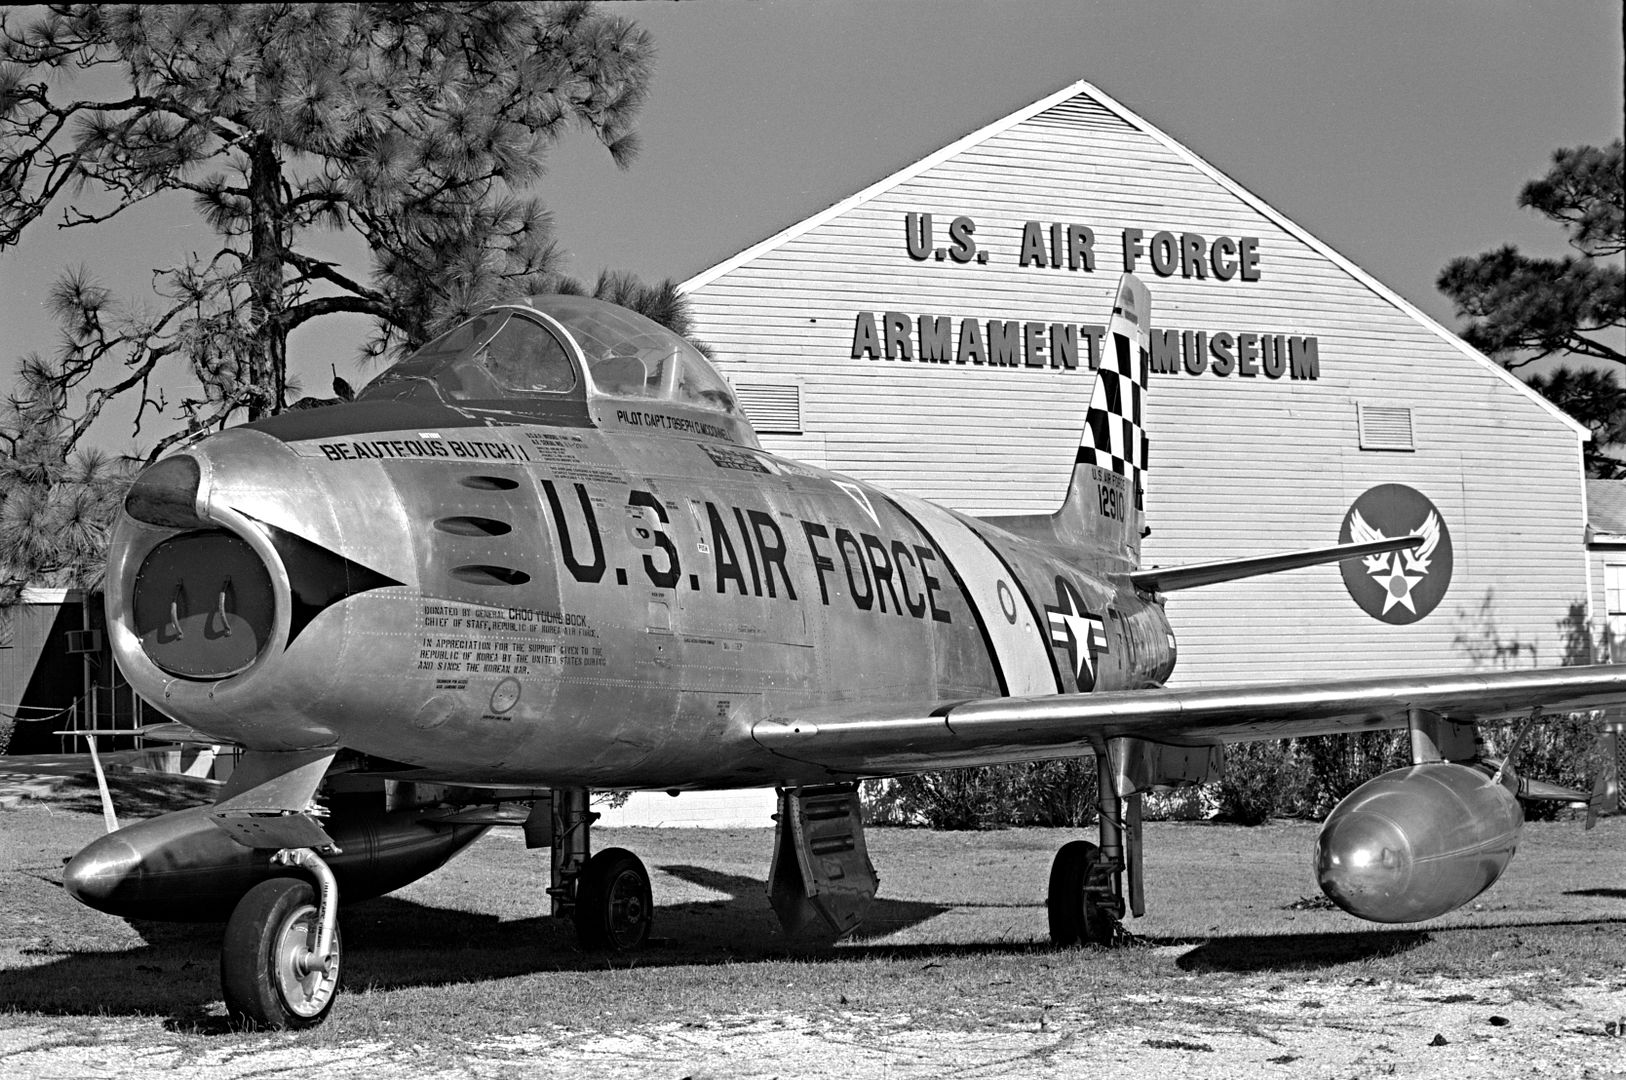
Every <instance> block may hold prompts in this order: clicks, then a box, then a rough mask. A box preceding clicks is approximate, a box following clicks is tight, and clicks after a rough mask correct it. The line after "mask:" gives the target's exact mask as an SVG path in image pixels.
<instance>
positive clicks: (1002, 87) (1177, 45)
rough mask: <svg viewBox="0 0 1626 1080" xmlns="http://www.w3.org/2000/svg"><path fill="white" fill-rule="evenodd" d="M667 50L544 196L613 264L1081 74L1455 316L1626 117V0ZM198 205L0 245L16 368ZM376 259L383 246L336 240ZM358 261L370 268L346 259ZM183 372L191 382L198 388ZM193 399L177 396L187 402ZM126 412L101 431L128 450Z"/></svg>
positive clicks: (1036, 25)
mask: <svg viewBox="0 0 1626 1080" xmlns="http://www.w3.org/2000/svg"><path fill="white" fill-rule="evenodd" d="M614 10H615V12H616V13H618V14H621V15H623V16H626V17H628V18H631V19H632V20H633V21H635V22H637V23H638V24H640V25H641V26H643V27H644V28H646V29H647V30H648V31H649V32H650V33H651V34H652V36H653V38H654V41H655V45H656V49H657V60H656V66H655V77H654V81H653V85H652V87H651V93H650V99H649V102H648V104H647V105H646V106H645V108H644V110H643V112H642V114H641V117H640V119H639V121H638V124H637V127H638V130H639V132H640V136H641V139H642V152H641V153H640V155H639V157H638V158H637V159H636V160H635V161H634V162H633V164H632V166H631V167H630V168H629V169H626V170H620V169H617V168H616V167H615V166H614V165H613V164H611V162H610V161H609V158H608V155H607V153H606V152H605V151H604V150H603V148H602V147H600V146H599V145H598V144H597V143H595V142H593V141H592V140H591V138H589V137H587V136H579V135H578V136H571V137H568V138H567V139H566V140H565V141H564V142H562V143H560V144H559V145H558V146H557V147H556V148H555V149H554V151H553V152H552V154H551V156H550V158H549V162H548V173H547V175H546V177H545V178H544V179H543V181H542V183H541V186H540V193H541V194H542V196H543V198H544V200H545V201H546V203H547V205H548V207H549V208H550V209H551V210H552V211H553V213H554V215H555V219H556V235H557V237H558V239H559V240H560V242H561V244H562V246H563V247H564V248H565V249H566V250H567V251H568V252H569V253H570V255H571V259H570V262H569V264H568V267H567V268H568V269H569V270H570V271H571V272H573V273H575V274H576V275H577V276H578V277H581V278H583V279H586V280H589V281H590V280H591V279H592V278H593V277H595V276H596V275H597V273H598V272H599V271H600V270H601V269H604V268H609V269H616V270H627V271H631V272H634V273H636V274H637V275H638V276H640V277H641V278H643V279H645V280H649V281H658V280H660V279H663V278H675V279H678V280H682V279H684V278H687V277H689V276H691V275H693V274H695V273H698V272H699V271H701V270H703V269H705V268H707V267H709V266H711V265H713V264H714V263H717V262H720V261H722V260H723V259H725V258H727V257H729V256H730V255H733V254H735V253H736V252H738V251H740V250H742V249H743V248H745V247H748V246H749V245H751V244H753V243H755V242H756V241H758V240H761V239H763V238H764V237H767V236H770V235H772V234H774V233H776V232H778V231H779V230H781V229H783V228H785V227H787V226H789V225H791V224H793V223H795V222H797V221H799V220H801V219H803V218H805V217H808V216H810V215H812V214H814V213H817V212H818V211H820V210H822V209H824V208H825V207H827V206H829V205H831V204H832V203H835V202H838V201H840V200H841V199H843V198H845V197H846V196H848V195H851V194H852V193H854V192H856V191H858V190H860V189H861V188H864V187H866V186H868V185H869V184H871V183H873V182H874V181H876V180H878V179H880V178H882V177H884V176H887V175H889V174H891V173H893V172H895V171H897V170H899V169H901V168H903V167H905V166H907V165H909V164H911V163H913V162H915V161H917V160H919V159H920V158H922V157H925V156H926V155H928V154H930V153H932V152H933V151H935V150H937V149H939V148H940V147H942V146H944V145H945V144H947V143H949V142H952V141H953V140H955V139H957V138H959V137H960V136H962V135H965V134H967V133H969V132H971V131H973V130H976V129H977V128H980V127H982V126H984V125H986V124H988V123H991V122H993V121H995V120H998V119H1000V118H1002V117H1004V116H1006V115H1008V114H1010V113H1012V112H1015V111H1016V110H1017V109H1020V108H1022V107H1023V106H1025V105H1027V104H1030V103H1031V102H1033V101H1036V100H1038V99H1039V98H1041V97H1044V96H1046V95H1048V94H1050V93H1053V92H1054V91H1056V90H1059V89H1061V88H1063V87H1065V86H1067V85H1069V84H1071V83H1073V82H1075V81H1077V80H1079V79H1085V80H1088V81H1089V82H1091V83H1093V84H1095V85H1096V86H1097V87H1099V88H1100V89H1101V90H1103V91H1105V92H1106V93H1107V94H1108V95H1110V96H1112V97H1113V98H1115V99H1117V100H1118V101H1119V102H1121V103H1122V104H1123V105H1125V106H1126V107H1128V108H1129V109H1131V110H1133V111H1134V112H1136V113H1137V114H1139V115H1140V116H1142V117H1144V118H1146V119H1147V120H1148V121H1150V122H1151V123H1152V124H1153V125H1155V126H1157V127H1159V128H1161V129H1162V130H1163V131H1165V132H1166V133H1168V134H1169V135H1171V136H1172V137H1174V138H1175V139H1177V140H1179V141H1180V142H1182V143H1183V144H1185V145H1186V146H1187V147H1189V148H1190V149H1192V150H1193V151H1195V152H1196V153H1197V154H1198V155H1199V156H1201V157H1203V158H1205V159H1206V160H1207V161H1209V162H1210V163H1211V164H1213V165H1214V166H1216V167H1217V168H1218V169H1220V170H1221V171H1222V172H1224V173H1226V174H1227V175H1229V176H1230V177H1231V178H1232V179H1234V180H1236V181H1237V182H1238V183H1240V184H1241V185H1242V186H1243V187H1245V188H1247V189H1249V190H1251V191H1252V192H1254V193H1255V194H1256V195H1258V196H1260V197H1261V198H1263V199H1264V200H1265V201H1266V202H1268V203H1270V204H1271V205H1272V206H1274V207H1275V208H1276V209H1277V210H1279V211H1280V212H1282V213H1283V214H1285V215H1286V216H1287V217H1288V218H1289V219H1291V220H1293V221H1294V222H1296V223H1297V224H1298V225H1300V226H1301V227H1303V228H1305V229H1306V230H1308V231H1309V232H1310V233H1311V234H1312V235H1314V236H1316V237H1318V238H1319V239H1321V240H1322V241H1324V242H1325V243H1327V244H1329V245H1330V246H1331V247H1332V248H1333V249H1335V250H1337V251H1338V252H1340V253H1341V254H1343V255H1345V256H1346V257H1348V258H1349V259H1351V260H1352V261H1353V262H1355V263H1356V264H1357V265H1359V266H1360V267H1361V268H1362V269H1364V270H1366V271H1367V272H1369V273H1371V274H1372V275H1373V276H1375V277H1376V278H1377V279H1378V280H1379V281H1382V282H1383V283H1384V284H1386V285H1388V286H1390V287H1391V288H1393V289H1395V290H1396V291H1397V292H1399V293H1400V294H1401V295H1402V296H1404V297H1406V298H1407V299H1408V300H1410V301H1411V302H1413V303H1414V304H1416V305H1417V306H1418V307H1420V308H1421V309H1422V310H1423V311H1424V312H1426V313H1428V314H1429V315H1431V316H1432V317H1434V318H1435V319H1437V320H1439V321H1440V322H1442V323H1443V324H1445V325H1446V326H1448V327H1451V328H1453V329H1455V328H1457V327H1458V326H1459V325H1460V321H1459V320H1457V319H1456V318H1455V317H1454V315H1453V312H1452V310H1451V305H1450V302H1449V301H1448V300H1446V298H1445V297H1443V296H1442V295H1441V294H1440V293H1439V292H1437V291H1436V289H1435V288H1434V280H1435V277H1436V276H1437V275H1438V273H1439V271H1440V269H1441V268H1442V267H1443V266H1444V265H1445V264H1446V263H1447V262H1448V261H1449V260H1450V259H1452V258H1453V257H1455V256H1458V255H1467V254H1475V253H1478V252H1481V251H1485V250H1489V249H1491V248H1494V247H1496V246H1499V245H1501V244H1503V243H1515V244H1518V245H1519V246H1520V247H1521V248H1523V249H1525V250H1527V251H1529V252H1531V253H1533V254H1544V255H1561V254H1564V253H1566V252H1567V250H1568V249H1567V248H1566V247H1565V245H1564V243H1563V235H1562V232H1561V231H1560V230H1559V229H1558V228H1557V227H1556V226H1554V225H1552V224H1551V223H1549V222H1547V221H1546V220H1545V219H1543V218H1541V217H1540V216H1538V215H1536V214H1534V213H1533V212H1531V211H1526V210H1520V209H1519V208H1518V206H1517V204H1516V202H1515V199H1516V196H1517V194H1518V191H1519V188H1520V187H1521V186H1522V185H1523V184H1524V182H1525V181H1527V180H1529V179H1533V178H1535V177H1536V176H1539V175H1541V174H1542V173H1544V172H1545V171H1546V169H1547V167H1548V164H1549V160H1550V157H1551V154H1552V152H1553V150H1555V149H1557V148H1559V147H1566V146H1574V145H1579V144H1583V143H1592V144H1602V143H1606V142H1608V141H1609V140H1611V139H1613V138H1616V137H1619V136H1620V134H1621V131H1622V127H1623V123H1626V122H1623V118H1622V71H1623V67H1626V59H1623V56H1622V30H1621V25H1622V5H1621V2H1620V0H1517V2H1514V0H1473V2H1468V0H1430V2H1429V3H1425V4H1419V3H1416V2H1415V0H1406V2H1400V0H1361V2H1360V3H1349V2H1347V0H1249V2H1242V0H1232V2H1219V0H1208V2H1196V0H1102V2H1099V3H1089V2H1085V0H997V2H996V0H819V2H817V3H804V2H790V0H684V2H681V3H679V2H674V0H647V2H644V3H637V4H630V3H629V4H617V5H614ZM211 240H212V238H211V237H210V236H209V235H208V233H207V230H206V229H205V227H204V226H203V225H202V224H201V223H200V222H198V221H196V220H194V219H193V217H192V215H191V211H190V209H189V206H188V205H187V203H186V202H185V201H184V200H183V199H181V198H180V197H178V196H177V197H176V198H174V199H172V200H170V201H169V202H168V203H167V204H159V205H152V204H149V205H148V206H144V207H142V208H140V209H139V210H138V211H137V212H135V213H132V214H130V215H129V216H128V219H127V220H123V219H121V220H119V221H118V222H116V223H115V224H112V225H107V226H99V227H96V228H95V229H75V230H59V229H56V228H54V227H53V226H52V225H51V224H50V223H48V222H39V223H36V224H35V225H34V226H33V227H32V228H31V230H30V233H29V234H28V235H27V236H26V237H25V239H24V242H23V243H22V244H21V245H19V246H18V247H17V248H15V249H12V250H8V251H6V252H3V253H0V329H3V331H4V335H3V340H4V342H5V348H6V351H7V352H8V353H10V355H9V356H7V357H6V361H7V363H8V365H11V366H14V364H15V360H16V359H17V358H19V357H21V356H22V355H23V354H25V353H27V352H28V351H30V350H38V351H43V352H48V351H50V350H51V349H52V347H53V342H54V337H55V332H54V329H53V326H52V324H51V321H50V319H49V318H48V317H47V315H46V314H45V313H44V311H43V308H42V303H43V300H44V297H45V293H46V290H47V289H48V288H49V285H50V282H51V281H52V280H53V279H55V278H56V277H57V276H58V275H59V274H61V273H62V272H63V271H64V270H65V269H68V268H70V267H74V266H77V265H81V264H82V265H85V266H87V267H88V268H89V269H90V270H91V271H92V273H93V274H95V275H96V276H97V277H99V278H100V279H102V280H103V282H104V283H105V284H108V285H109V286H111V287H113V289H114V291H115V292H117V293H119V294H120V295H130V296H137V295H139V294H140V293H142V292H143V291H146V290H149V289H150V285H149V280H150V271H151V269H152V268H153V267H154V266H158V265H168V264H170V263H171V262H172V261H175V260H176V259H178V257H181V256H184V254H185V253H187V252H189V251H194V250H198V251H204V252H211V251H213V250H214V245H213V244H212V243H211ZM322 254H324V255H327V256H329V257H337V258H340V259H343V260H346V261H349V260H358V259H359V257H360V255H361V249H360V248H359V247H356V248H350V247H346V246H344V245H336V246H333V247H331V248H330V249H329V250H327V251H324V252H322ZM349 265H350V268H351V269H352V271H353V272H355V273H357V274H363V273H365V263H364V262H349ZM364 333H365V325H364V324H363V323H362V322H361V321H360V320H357V319H349V320H348V321H345V320H334V321H332V322H328V323H322V322H318V323H316V324H312V325H311V326H309V327H308V328H306V329H303V330H301V331H300V332H298V333H297V334H296V335H295V336H294V338H293V339H292V340H291V342H290V355H291V357H292V360H293V368H294V371H295V373H296V375H298V376H299V377H300V378H301V380H302V381H303V383H304V385H305V387H306V388H307V389H308V390H309V391H310V392H312V393H316V394H318V395H326V394H328V393H329V391H328V389H327V387H328V384H329V380H330V378H331V375H330V372H329V365H330V364H331V365H333V366H334V367H335V368H336V369H337V371H338V373H339V374H340V375H343V376H345V377H346V378H347V379H349V380H350V381H351V382H352V383H355V384H358V385H359V384H360V383H362V382H365V381H366V379H367V378H369V377H370V375H371V372H370V371H367V370H364V369H361V368H359V367H358V366H357V364H356V363H355V353H356V347H357V345H358V344H359V342H360V340H361V338H362V336H363V335H364ZM184 384H185V380H184V378H176V379H174V380H172V385H174V386H176V387H178V388H180V389H181V390H183V391H184ZM172 396H173V395H172ZM155 430H168V429H153V428H150V427H149V429H148V432H147V433H145V434H144V435H143V436H142V437H139V438H132V437H131V436H130V433H129V423H128V419H127V417H123V416H119V417H113V418H111V420H110V421H109V420H104V421H103V425H102V428H101V430H100V431H99V432H98V435H97V441H98V442H99V443H100V444H101V445H103V446H105V447H107V448H109V449H117V450H127V449H134V448H136V447H138V446H140V445H141V444H143V443H150V441H151V438H152V435H151V433H152V432H153V431H155Z"/></svg>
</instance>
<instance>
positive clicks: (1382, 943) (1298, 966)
mask: <svg viewBox="0 0 1626 1080" xmlns="http://www.w3.org/2000/svg"><path fill="white" fill-rule="evenodd" d="M1197 940H1199V941H1201V944H1199V945H1198V946H1197V947H1196V948H1195V949H1192V950H1191V951H1190V952H1188V953H1186V954H1185V955H1183V956H1181V957H1180V959H1178V960H1177V961H1175V964H1176V966H1178V967H1179V968H1181V969H1182V970H1184V971H1229V972H1234V973H1237V974H1247V973H1257V972H1261V971H1307V970H1314V969H1316V968H1324V967H1333V966H1336V965H1338V964H1353V963H1357V962H1359V961H1362V960H1374V959H1378V958H1381V957H1386V956H1395V955H1398V954H1400V953H1407V952H1410V951H1412V950H1413V949H1416V948H1419V947H1421V946H1423V945H1426V944H1427V943H1428V942H1429V941H1430V940H1431V938H1430V935H1429V934H1428V933H1427V932H1425V931H1422V930H1363V931H1356V932H1354V933H1350V932H1347V931H1345V932H1340V933H1333V934H1237V935H1234V936H1231V937H1216V938H1200V939H1197ZM1188 942H1189V939H1188ZM1185 943H1187V942H1172V941H1171V942H1166V943H1164V944H1185Z"/></svg>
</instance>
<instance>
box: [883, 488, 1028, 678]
mask: <svg viewBox="0 0 1626 1080" xmlns="http://www.w3.org/2000/svg"><path fill="white" fill-rule="evenodd" d="M881 497H882V498H883V499H884V500H885V501H886V502H887V504H888V505H890V506H891V507H892V509H894V510H896V511H897V512H898V513H900V514H902V515H903V516H904V518H905V519H906V520H908V522H909V523H910V524H912V525H913V526H914V527H915V528H916V529H917V530H919V532H920V535H921V536H924V537H925V538H926V539H927V540H928V541H929V542H930V543H931V545H932V548H933V549H934V550H936V552H937V557H938V558H939V559H941V560H943V565H944V566H946V567H948V572H949V573H950V574H952V575H953V577H954V584H956V585H958V586H959V587H960V596H961V597H962V598H963V599H964V600H965V606H966V607H967V608H968V609H969V610H970V612H971V619H972V621H973V622H975V623H976V624H977V633H979V634H981V635H982V647H983V650H984V651H985V652H987V654H988V663H989V664H990V665H992V666H993V669H994V679H995V680H996V681H997V682H998V683H999V696H1000V697H1010V694H1011V684H1010V682H1009V681H1008V680H1007V679H1006V678H1005V666H1004V665H1003V664H1001V663H1000V662H999V650H998V649H996V648H995V647H994V637H993V635H992V634H990V633H989V632H988V625H987V624H986V623H984V622H983V621H982V610H981V609H980V608H978V607H977V601H976V599H975V598H974V597H973V596H972V595H971V590H970V589H968V588H966V584H965V579H964V578H962V577H961V576H960V571H959V570H958V569H957V568H956V567H955V565H954V563H953V562H952V561H950V559H949V557H948V552H946V551H944V550H943V545H942V544H939V543H938V542H937V537H935V536H933V535H932V533H931V530H930V529H928V528H926V526H925V525H922V524H921V523H920V519H919V518H917V517H915V515H913V514H911V513H910V512H909V511H907V510H905V509H904V508H903V507H902V506H900V505H898V503H897V501H896V500H894V499H893V498H892V497H891V496H890V495H883V496H881ZM973 531H974V530H973ZM984 542H985V543H986V541H984Z"/></svg>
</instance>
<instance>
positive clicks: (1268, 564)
mask: <svg viewBox="0 0 1626 1080" xmlns="http://www.w3.org/2000/svg"><path fill="white" fill-rule="evenodd" d="M1422 542H1423V537H1422V536H1419V535H1413V536H1397V537H1393V538H1389V539H1383V540H1372V541H1368V542H1366V543H1362V544H1335V545H1333V546H1332V547H1325V548H1315V549H1313V550H1310V551H1284V552H1280V553H1278V554H1275V555H1255V556H1252V557H1251V558H1247V559H1227V560H1225V561H1224V562H1208V563H1193V564H1192V565H1190V566H1157V567H1152V568H1151V569H1149V570H1136V571H1134V572H1133V573H1131V574H1130V575H1129V580H1130V581H1132V582H1134V584H1135V588H1137V589H1141V590H1144V591H1146V592H1174V591H1175V590H1177V589H1195V588H1197V587H1199V586H1202V585H1217V584H1218V583H1220V582H1222V581H1235V580H1236V579H1238V578H1246V577H1256V576H1258V575H1259V574H1274V573H1276V572H1278V571H1280V570H1297V569H1298V568H1299V567H1301V566H1317V565H1320V564H1321V563H1330V562H1343V561H1344V560H1345V559H1356V558H1360V557H1361V556H1363V555H1378V554H1381V553H1383V552H1388V551H1400V550H1401V549H1403V548H1414V547H1416V546H1417V545H1419V544H1421V543H1422Z"/></svg>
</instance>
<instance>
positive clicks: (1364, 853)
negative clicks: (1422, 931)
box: [1316, 810, 1413, 922]
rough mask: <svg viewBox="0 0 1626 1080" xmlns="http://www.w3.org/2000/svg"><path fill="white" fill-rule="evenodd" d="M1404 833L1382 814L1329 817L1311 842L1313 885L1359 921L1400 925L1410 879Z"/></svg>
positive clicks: (1409, 857)
mask: <svg viewBox="0 0 1626 1080" xmlns="http://www.w3.org/2000/svg"><path fill="white" fill-rule="evenodd" d="M1412 864H1413V861H1412V851H1411V843H1410V842H1409V840H1408V839H1407V837H1406V833H1405V831H1404V830H1403V829H1401V828H1400V827H1399V826H1398V825H1396V824H1395V823H1394V822H1393V821H1391V820H1389V819H1388V818H1387V817H1385V816H1384V815H1382V814H1375V813H1372V812H1371V811H1367V810H1354V811H1350V812H1347V813H1343V814H1339V813H1336V812H1335V813H1334V814H1333V816H1332V817H1331V818H1329V819H1328V820H1327V824H1326V827H1325V828H1323V829H1322V830H1321V837H1320V839H1319V840H1318V841H1317V842H1316V880H1317V882H1318V883H1319V884H1320V885H1321V891H1322V892H1324V893H1326V894H1327V897H1328V898H1329V899H1330V900H1332V902H1333V903H1335V904H1337V905H1338V906H1339V907H1341V908H1343V909H1344V910H1345V911H1347V912H1349V913H1350V914H1351V915H1355V916H1357V917H1359V918H1362V919H1369V920H1372V921H1374V922H1398V921H1403V912H1402V911H1401V910H1400V909H1401V908H1402V907H1403V906H1404V902H1405V897H1406V894H1407V885H1408V883H1409V881H1410V878H1411V874H1412Z"/></svg>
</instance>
